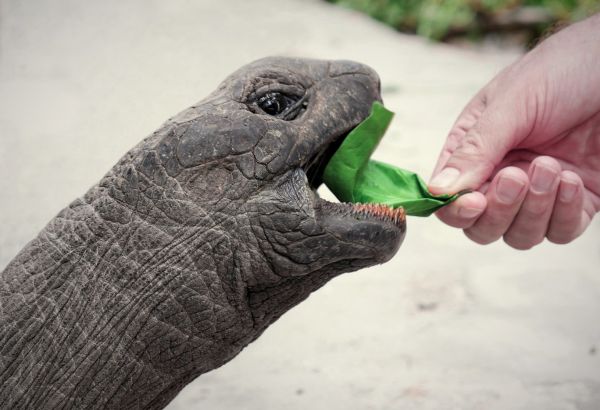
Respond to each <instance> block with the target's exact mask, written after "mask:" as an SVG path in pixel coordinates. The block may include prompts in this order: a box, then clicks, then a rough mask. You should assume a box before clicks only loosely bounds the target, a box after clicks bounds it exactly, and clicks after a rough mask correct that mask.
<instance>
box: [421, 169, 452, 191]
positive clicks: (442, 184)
mask: <svg viewBox="0 0 600 410" xmlns="http://www.w3.org/2000/svg"><path fill="white" fill-rule="evenodd" d="M459 175H460V172H459V170H458V169H456V168H445V169H443V170H442V172H440V173H439V174H437V175H436V176H435V177H434V178H433V179H432V180H431V182H430V183H429V186H432V187H436V188H439V189H444V188H448V187H450V186H451V185H452V184H453V183H454V182H456V180H457V179H458V176H459Z"/></svg>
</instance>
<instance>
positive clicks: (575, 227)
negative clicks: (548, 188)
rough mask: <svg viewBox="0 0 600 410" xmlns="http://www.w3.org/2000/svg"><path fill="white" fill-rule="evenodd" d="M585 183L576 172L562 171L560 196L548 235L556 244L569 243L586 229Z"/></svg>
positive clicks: (555, 205) (559, 188) (553, 212)
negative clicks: (584, 210) (584, 209)
mask: <svg viewBox="0 0 600 410" xmlns="http://www.w3.org/2000/svg"><path fill="white" fill-rule="evenodd" d="M583 190H584V187H583V181H582V180H581V178H580V177H579V175H577V174H576V173H574V172H571V171H562V173H561V174H560V185H559V186H558V195H557V199H556V202H555V203H554V210H553V211H552V216H551V218H550V227H549V228H548V232H547V233H546V237H547V238H548V240H550V241H551V242H554V243H569V242H571V241H572V240H573V239H575V238H577V237H578V236H579V235H581V233H582V232H583V230H584V228H585V218H584V216H585V214H584V212H583Z"/></svg>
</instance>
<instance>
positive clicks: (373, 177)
mask: <svg viewBox="0 0 600 410" xmlns="http://www.w3.org/2000/svg"><path fill="white" fill-rule="evenodd" d="M393 116H394V113H393V112H391V111H389V110H387V109H386V108H385V107H384V106H383V105H381V104H380V103H378V102H375V103H374V104H373V107H372V108H371V114H370V115H369V116H368V117H367V118H366V119H365V120H364V121H363V122H361V123H360V124H359V125H358V126H357V127H356V128H354V129H353V130H352V131H351V132H350V133H349V134H348V136H347V137H346V138H345V139H344V142H342V145H341V146H340V147H339V148H338V150H337V151H336V152H335V154H334V155H333V157H332V158H331V160H330V161H329V163H328V164H327V167H326V168H325V171H324V173H323V180H324V182H325V185H327V187H328V188H329V189H330V190H331V192H333V194H334V195H335V196H336V197H337V198H338V199H339V200H340V201H342V202H359V203H380V204H386V205H388V206H391V207H393V208H398V207H403V208H404V209H405V211H406V213H407V214H408V215H415V216H429V215H431V214H432V213H433V212H435V211H436V210H438V209H439V208H441V207H443V206H445V205H448V204H449V203H450V202H452V201H454V200H455V199H456V198H458V197H459V195H460V194H454V195H433V194H431V193H430V192H429V191H428V190H427V186H426V185H425V183H424V182H423V180H422V179H421V178H420V177H419V176H418V175H417V174H415V173H413V172H410V171H407V170H404V169H400V168H397V167H394V166H392V165H389V164H385V163H383V162H379V161H374V160H370V159H369V158H370V157H371V155H372V154H373V152H374V151H375V148H377V145H378V144H379V141H380V140H381V138H383V135H384V134H385V131H386V130H387V128H388V126H389V124H390V122H391V121H392V117H393Z"/></svg>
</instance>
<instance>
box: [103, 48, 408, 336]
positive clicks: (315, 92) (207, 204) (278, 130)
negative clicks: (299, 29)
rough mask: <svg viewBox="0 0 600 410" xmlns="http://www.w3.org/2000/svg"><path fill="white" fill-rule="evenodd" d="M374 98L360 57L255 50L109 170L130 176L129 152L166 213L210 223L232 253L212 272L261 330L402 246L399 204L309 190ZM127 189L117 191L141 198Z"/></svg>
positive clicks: (376, 91) (190, 224)
mask: <svg viewBox="0 0 600 410" xmlns="http://www.w3.org/2000/svg"><path fill="white" fill-rule="evenodd" d="M380 99H381V97H380V84H379V78H378V76H377V74H376V73H375V72H374V71H373V70H372V69H371V68H369V67H366V66H364V65H361V64H358V63H355V62H350V61H318V60H306V59H293V58H265V59H261V60H258V61H256V62H253V63H251V64H249V65H247V66H244V67H243V68H241V69H239V70H238V71H236V72H235V73H233V74H232V75H231V76H229V77H228V78H227V79H226V80H225V81H224V82H223V83H222V84H221V85H220V86H219V87H218V89H217V90H216V91H215V92H214V93H212V94H211V95H210V96H209V97H208V98H206V99H205V100H203V101H201V102H200V103H198V104H196V105H194V106H192V107H190V108H189V109H187V110H185V111H183V112H182V113H180V114H179V115H177V116H175V117H174V118H171V119H170V120H169V121H168V122H167V123H166V124H165V125H164V126H163V127H162V128H161V129H159V130H158V131H157V132H156V133H154V134H153V135H152V136H151V137H149V138H148V139H146V140H145V141H144V142H143V143H142V144H141V145H140V146H139V147H138V148H136V149H134V150H133V151H132V152H130V154H129V155H128V156H126V157H125V158H124V160H123V161H122V162H121V163H120V164H119V165H117V168H116V170H115V171H116V172H115V173H114V174H110V175H109V176H108V178H113V177H114V176H115V174H116V175H119V180H120V181H121V182H123V181H127V180H128V176H127V174H128V173H131V174H134V172H132V171H128V169H129V168H131V165H128V164H130V163H131V161H130V159H131V158H132V157H134V163H135V164H136V165H135V166H134V168H135V169H137V170H138V171H141V173H142V174H143V175H144V177H145V178H147V179H149V180H151V181H146V184H150V185H156V186H158V187H160V190H161V193H160V195H159V194H158V193H157V194H156V195H159V196H161V197H162V198H163V201H164V202H165V204H166V203H170V204H169V205H164V206H163V209H162V213H164V214H166V216H168V219H167V220H165V221H164V222H163V223H165V224H168V223H173V221H176V224H177V225H178V229H181V228H180V226H185V227H187V228H190V229H207V228H209V227H210V229H211V230H212V231H213V232H215V235H214V239H208V238H207V239H206V240H207V241H209V240H216V241H217V242H218V243H219V244H221V245H220V246H216V247H215V248H216V249H217V250H218V249H219V248H220V252H224V254H223V255H222V256H223V260H224V261H223V264H222V265H226V264H227V262H226V261H227V260H230V261H231V262H235V263H232V264H231V265H230V266H229V267H226V266H222V267H221V271H220V272H219V276H220V277H221V280H225V281H227V282H229V285H230V286H231V289H233V290H235V291H236V292H237V294H238V296H240V297H242V298H243V300H239V301H236V303H240V304H245V303H247V304H248V308H249V309H250V310H252V316H253V319H254V320H255V321H258V322H260V324H259V326H258V327H260V328H263V327H264V326H266V325H268V324H270V323H271V322H272V321H273V320H274V319H276V318H277V317H279V315H281V314H282V313H283V312H284V311H285V310H287V309H289V307H291V306H292V305H294V304H296V303H298V302H299V301H300V300H302V299H304V298H305V297H307V296H308V295H309V294H310V292H311V291H313V290H315V289H316V288H318V287H320V286H321V285H322V284H324V283H325V282H327V280H329V279H330V278H332V277H334V276H336V275H338V274H340V273H343V272H347V271H352V270H356V269H359V268H363V267H367V266H371V265H374V264H379V263H382V262H385V261H387V260H388V259H390V258H391V257H392V256H393V255H394V253H395V252H396V251H397V249H398V248H399V246H400V243H401V241H402V239H403V236H404V232H405V221H404V216H403V214H402V213H401V212H398V211H396V212H395V213H394V212H390V211H389V210H387V208H385V207H383V206H364V205H363V206H353V205H350V204H339V203H331V202H327V201H325V200H323V199H320V198H319V196H318V195H317V193H316V192H315V191H316V189H317V188H318V186H319V185H320V184H321V182H322V180H321V177H322V172H323V168H324V166H325V164H326V163H327V161H328V159H329V158H330V157H331V155H333V152H335V149H336V148H337V147H338V146H339V144H340V143H341V141H342V140H343V138H344V137H345V135H347V133H348V132H349V131H350V130H352V129H353V128H354V127H355V126H356V125H357V124H358V123H360V122H361V121H362V120H364V119H365V118H366V117H367V115H368V114H369V112H370V108H371V105H372V103H373V102H374V101H380ZM123 174H124V177H123ZM135 183H136V184H139V183H140V181H139V178H138V180H137V181H135ZM124 188H125V189H124V190H123V189H121V190H120V191H121V192H119V195H121V196H123V199H125V200H127V199H126V198H127V197H128V196H129V197H130V198H129V199H128V200H129V201H137V200H139V198H133V196H134V195H132V194H131V191H132V189H131V187H130V188H127V187H124ZM128 189H129V191H130V192H129V193H128V192H127V191H128ZM123 191H125V192H123ZM155 203H156V201H155ZM159 217H160V215H159ZM213 250H214V249H213ZM200 264H202V263H200ZM217 265H219V264H217ZM233 266H235V267H236V269H235V271H231V269H233ZM198 273H199V272H198ZM243 295H246V296H247V297H246V296H243ZM236 297H237V296H236ZM255 325H256V323H255Z"/></svg>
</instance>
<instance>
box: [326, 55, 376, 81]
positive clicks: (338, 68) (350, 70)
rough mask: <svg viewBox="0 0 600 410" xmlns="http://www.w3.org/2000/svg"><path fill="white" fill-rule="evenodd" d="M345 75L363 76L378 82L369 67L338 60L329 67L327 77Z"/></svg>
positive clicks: (373, 71) (374, 73)
mask: <svg viewBox="0 0 600 410" xmlns="http://www.w3.org/2000/svg"><path fill="white" fill-rule="evenodd" d="M345 74H363V75H366V76H368V77H371V78H373V79H375V80H377V82H379V76H378V75H377V73H376V72H375V70H373V69H372V68H371V67H369V66H367V65H364V64H361V63H357V62H355V61H348V60H339V61H333V62H332V63H331V64H330V65H329V76H330V77H338V76H341V75H345Z"/></svg>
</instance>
